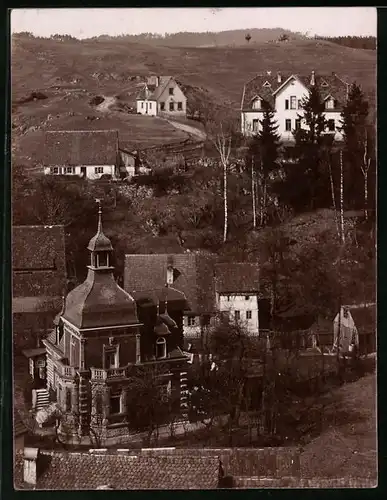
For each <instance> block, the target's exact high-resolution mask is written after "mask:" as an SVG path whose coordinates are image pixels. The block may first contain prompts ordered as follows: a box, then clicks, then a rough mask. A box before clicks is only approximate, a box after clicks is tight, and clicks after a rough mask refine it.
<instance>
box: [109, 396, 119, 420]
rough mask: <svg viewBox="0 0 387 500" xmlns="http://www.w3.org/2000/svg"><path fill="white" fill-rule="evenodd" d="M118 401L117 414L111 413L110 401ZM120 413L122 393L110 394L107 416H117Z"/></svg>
mask: <svg viewBox="0 0 387 500" xmlns="http://www.w3.org/2000/svg"><path fill="white" fill-rule="evenodd" d="M117 398H118V399H119V402H120V403H119V412H118V413H112V404H111V401H112V399H117ZM120 413H122V392H121V393H119V394H110V396H109V414H110V415H119V414H120Z"/></svg>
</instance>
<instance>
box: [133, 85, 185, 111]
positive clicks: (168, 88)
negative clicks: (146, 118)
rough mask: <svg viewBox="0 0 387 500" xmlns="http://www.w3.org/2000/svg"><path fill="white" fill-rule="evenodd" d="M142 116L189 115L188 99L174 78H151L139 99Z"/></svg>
mask: <svg viewBox="0 0 387 500" xmlns="http://www.w3.org/2000/svg"><path fill="white" fill-rule="evenodd" d="M137 113H140V114H142V115H151V116H159V115H169V116H180V117H181V116H183V117H185V116H186V115H187V98H186V96H185V95H184V93H183V91H182V90H181V88H180V86H179V84H178V83H177V82H176V80H175V79H174V78H173V77H172V76H151V77H149V78H148V80H147V82H146V83H145V85H144V88H143V89H142V90H141V92H140V93H139V95H138V97H137Z"/></svg>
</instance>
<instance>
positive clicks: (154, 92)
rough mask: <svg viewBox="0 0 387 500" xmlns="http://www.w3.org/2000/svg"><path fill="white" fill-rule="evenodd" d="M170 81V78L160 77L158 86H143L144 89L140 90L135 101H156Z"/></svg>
mask: <svg viewBox="0 0 387 500" xmlns="http://www.w3.org/2000/svg"><path fill="white" fill-rule="evenodd" d="M171 79H172V76H160V77H159V85H158V86H157V87H156V86H155V85H149V84H147V85H144V88H143V89H141V91H140V92H139V94H138V96H137V99H138V100H143V99H146V98H147V99H148V100H151V101H157V100H158V99H159V98H160V96H161V94H162V93H163V92H164V90H165V89H166V87H167V85H168V83H169V82H170V80H171ZM146 89H148V91H149V93H148V97H147V96H146Z"/></svg>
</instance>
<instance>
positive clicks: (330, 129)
mask: <svg viewBox="0 0 387 500" xmlns="http://www.w3.org/2000/svg"><path fill="white" fill-rule="evenodd" d="M331 123H333V128H331V126H330V124H331ZM327 128H328V130H329V132H335V131H336V123H335V120H334V118H330V119H329V120H328V123H327Z"/></svg>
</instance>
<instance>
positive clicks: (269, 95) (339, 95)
mask: <svg viewBox="0 0 387 500" xmlns="http://www.w3.org/2000/svg"><path fill="white" fill-rule="evenodd" d="M280 75H281V81H278V72H266V73H260V74H258V75H257V76H255V77H254V78H252V79H251V80H250V81H248V82H247V83H246V84H245V86H244V88H243V96H242V103H241V109H242V110H249V109H252V102H253V100H254V98H255V97H260V98H261V99H263V100H264V101H266V102H268V103H269V104H270V105H271V106H273V107H274V104H275V95H274V94H275V93H276V92H277V91H278V90H279V89H280V88H281V87H283V86H285V84H286V83H287V82H288V81H290V79H291V78H292V77H294V78H296V79H298V80H299V81H300V82H301V83H302V84H303V85H304V86H305V87H306V88H307V89H308V90H310V88H311V85H310V80H311V75H306V74H301V73H290V72H286V73H282V72H280ZM315 85H316V86H317V87H318V89H319V92H320V96H321V98H322V100H324V99H326V98H327V97H328V96H330V95H331V96H332V97H333V98H334V99H336V101H337V107H336V109H337V108H338V107H340V106H342V105H343V104H344V103H345V101H346V98H347V89H348V84H347V83H346V82H344V81H343V80H341V78H339V77H338V76H337V75H336V74H335V73H331V74H328V75H325V74H324V75H323V74H321V75H319V74H317V73H316V74H315Z"/></svg>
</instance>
